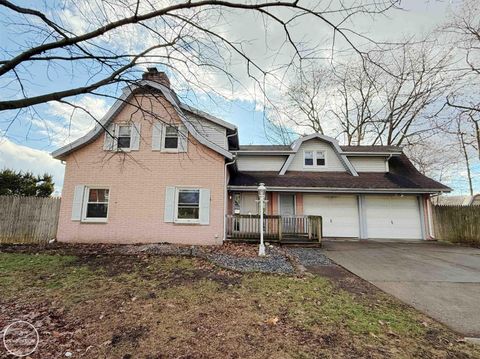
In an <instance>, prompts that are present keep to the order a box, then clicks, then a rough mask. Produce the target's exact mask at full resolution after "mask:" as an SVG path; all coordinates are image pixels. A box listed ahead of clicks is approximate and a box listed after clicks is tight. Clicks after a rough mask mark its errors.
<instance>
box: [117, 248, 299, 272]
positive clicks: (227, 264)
mask: <svg viewBox="0 0 480 359" xmlns="http://www.w3.org/2000/svg"><path fill="white" fill-rule="evenodd" d="M121 252H122V253H123V254H138V253H149V254H156V255H167V256H168V255H170V256H193V257H199V258H204V259H207V260H209V261H212V262H213V263H215V264H217V265H219V266H220V267H224V268H227V269H231V270H235V271H239V272H263V273H284V274H292V273H293V272H294V270H293V267H292V265H291V264H290V261H289V260H288V259H287V258H286V256H285V254H284V253H282V251H281V250H279V249H278V248H276V247H269V246H267V247H266V256H265V257H241V256H235V255H231V254H226V253H220V252H215V251H211V250H209V249H208V248H204V247H202V246H178V245H172V244H145V245H132V246H130V245H128V246H122V248H121Z"/></svg>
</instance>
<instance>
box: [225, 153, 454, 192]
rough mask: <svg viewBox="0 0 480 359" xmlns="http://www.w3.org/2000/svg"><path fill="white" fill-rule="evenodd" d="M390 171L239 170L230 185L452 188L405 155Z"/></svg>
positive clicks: (395, 161) (445, 189)
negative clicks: (351, 172) (436, 179)
mask: <svg viewBox="0 0 480 359" xmlns="http://www.w3.org/2000/svg"><path fill="white" fill-rule="evenodd" d="M389 165H390V172H387V173H383V172H360V173H359V176H352V175H351V174H349V173H348V172H301V171H288V172H287V173H285V174H284V175H283V176H281V175H279V174H278V172H267V171H259V172H237V173H234V174H232V176H231V178H230V182H229V185H231V186H257V185H258V184H259V183H260V182H263V183H265V185H266V186H267V187H269V186H270V187H302V188H304V187H307V188H308V187H311V188H332V189H336V188H342V189H393V190H395V189H398V190H402V189H409V190H438V191H449V190H450V188H449V187H447V186H445V185H443V184H441V183H439V182H437V181H435V180H433V179H431V178H428V177H426V176H424V175H422V174H421V173H420V172H418V170H417V169H416V168H415V167H414V166H413V164H412V163H411V162H410V161H409V160H408V158H407V157H406V156H405V155H401V156H398V157H392V158H391V159H390V163H389Z"/></svg>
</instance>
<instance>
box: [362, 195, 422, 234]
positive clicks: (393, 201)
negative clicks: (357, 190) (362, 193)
mask: <svg viewBox="0 0 480 359" xmlns="http://www.w3.org/2000/svg"><path fill="white" fill-rule="evenodd" d="M365 203H366V206H365V207H366V211H365V216H366V222H367V234H368V237H369V238H385V239H397V238H398V239H421V238H422V230H421V221H420V211H419V207H418V199H417V197H416V196H405V197H400V196H367V197H365Z"/></svg>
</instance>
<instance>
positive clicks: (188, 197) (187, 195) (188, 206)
mask: <svg viewBox="0 0 480 359" xmlns="http://www.w3.org/2000/svg"><path fill="white" fill-rule="evenodd" d="M176 219H177V221H179V222H193V223H195V222H198V221H199V219H200V190H199V189H186V188H185V189H184V188H179V189H178V190H177V215H176Z"/></svg>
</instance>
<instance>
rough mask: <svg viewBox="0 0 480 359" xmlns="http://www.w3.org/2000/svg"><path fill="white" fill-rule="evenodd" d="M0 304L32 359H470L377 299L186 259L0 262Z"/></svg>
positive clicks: (430, 325)
mask: <svg viewBox="0 0 480 359" xmlns="http://www.w3.org/2000/svg"><path fill="white" fill-rule="evenodd" d="M357 289H358V288H357ZM0 305H1V308H2V309H1V310H0V326H2V327H3V326H4V325H6V323H7V321H8V320H11V319H12V318H17V319H18V318H20V319H25V320H28V321H30V322H33V323H35V325H36V326H37V328H38V329H39V331H40V338H41V342H40V345H39V348H38V350H37V352H36V353H35V354H34V355H32V356H31V357H32V358H50V357H59V356H61V355H64V353H65V352H67V351H70V352H72V353H73V358H75V357H81V358H103V357H105V358H125V359H126V358H157V357H216V358H219V357H222V358H223V357H237V358H246V357H253V358H266V357H276V358H289V357H293V358H310V357H312V358H314V357H333V358H338V357H344V358H356V357H372V358H384V357H398V358H412V357H425V358H432V357H433V358H468V357H472V358H473V357H480V351H475V348H474V347H472V346H470V345H467V344H465V343H462V342H459V341H458V339H459V337H458V336H457V335H456V334H454V333H452V332H451V331H449V330H448V329H446V328H445V327H443V326H441V325H439V324H437V323H435V322H434V321H432V320H431V319H429V318H427V317H425V316H423V315H422V314H419V313H418V312H416V311H415V310H413V309H411V308H409V307H407V306H405V305H403V304H400V303H399V302H398V301H396V300H394V299H392V298H391V297H389V296H387V295H385V294H383V293H381V292H379V291H375V290H373V291H372V290H371V289H369V290H365V291H363V290H362V291H358V290H356V291H349V290H345V289H341V287H340V286H339V285H338V283H336V280H335V279H332V280H329V279H327V278H325V277H321V276H312V275H309V276H305V277H301V278H298V277H294V276H280V275H266V274H255V273H252V274H239V273H235V272H231V271H227V270H224V269H221V268H218V267H215V266H213V265H212V264H210V263H208V262H205V261H202V260H199V259H195V258H179V257H162V256H148V255H142V256H140V255H137V256H120V255H112V254H109V255H106V254H105V255H102V254H97V255H86V254H81V255H79V256H72V255H65V254H63V253H50V254H30V253H0ZM1 354H3V353H2V352H1V349H0V357H1V356H2V355H1Z"/></svg>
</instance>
